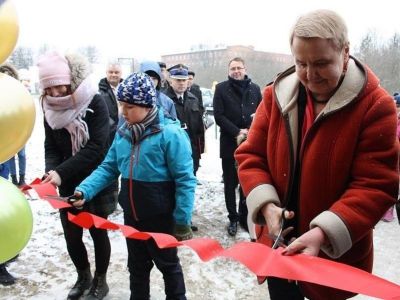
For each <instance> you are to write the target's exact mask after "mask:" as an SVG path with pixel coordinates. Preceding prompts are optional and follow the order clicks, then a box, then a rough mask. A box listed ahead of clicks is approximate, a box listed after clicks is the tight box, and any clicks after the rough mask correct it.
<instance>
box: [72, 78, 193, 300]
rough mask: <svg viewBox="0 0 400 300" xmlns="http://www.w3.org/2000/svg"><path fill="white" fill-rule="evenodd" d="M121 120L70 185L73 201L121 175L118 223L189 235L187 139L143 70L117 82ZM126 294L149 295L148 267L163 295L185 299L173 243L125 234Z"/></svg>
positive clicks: (190, 178) (190, 167)
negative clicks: (91, 167) (92, 165)
mask: <svg viewBox="0 0 400 300" xmlns="http://www.w3.org/2000/svg"><path fill="white" fill-rule="evenodd" d="M118 100H119V101H120V104H121V108H122V114H123V116H124V119H125V123H124V124H123V125H122V126H121V128H119V129H118V132H117V134H116V136H115V139H114V142H113V144H112V146H111V148H110V150H109V151H108V154H107V157H106V158H105V160H104V161H103V162H102V163H101V165H100V166H99V167H98V168H97V169H96V170H95V171H94V172H93V173H92V174H90V176H89V177H87V178H86V179H85V180H84V181H83V182H82V183H81V184H80V185H79V186H78V187H77V188H76V191H75V196H76V198H78V199H83V200H78V201H76V202H74V205H75V206H78V207H79V206H81V205H86V204H85V203H91V201H93V200H92V198H93V197H95V195H96V194H97V193H98V192H99V191H101V190H102V189H103V188H104V187H105V186H107V184H108V182H109V181H112V180H114V179H116V178H118V176H119V175H121V191H120V194H119V204H120V205H121V207H122V208H123V210H124V224H125V225H129V226H132V227H134V228H135V229H137V230H139V231H147V232H161V233H166V234H174V235H175V236H176V238H177V239H178V240H185V239H190V238H191V237H192V232H191V229H190V220H191V218H192V210H193V203H194V193H195V186H196V179H195V177H194V175H193V161H192V158H191V147H190V141H189V139H188V136H187V134H186V132H185V131H184V130H183V129H182V128H181V126H180V123H179V121H178V120H174V119H171V118H170V117H168V116H167V117H166V113H165V111H164V110H163V109H159V107H158V106H157V105H156V101H157V100H156V90H155V88H154V85H153V83H152V81H151V79H150V77H149V76H148V75H147V74H144V73H133V74H131V75H129V76H128V77H127V78H126V79H125V80H124V81H123V82H122V83H121V84H120V85H119V87H118ZM132 187H133V188H132ZM126 243H127V248H128V269H129V272H130V289H131V296H130V299H131V300H133V299H150V272H151V269H152V268H153V266H154V264H155V265H156V266H157V268H158V269H159V270H160V271H161V272H162V274H163V278H164V284H165V294H166V299H177V300H179V299H182V300H183V299H186V296H185V293H186V290H185V282H184V278H183V272H182V267H181V265H180V262H179V258H178V254H177V248H165V249H160V248H158V247H157V245H156V243H155V242H154V240H153V239H148V240H135V239H131V238H127V239H126Z"/></svg>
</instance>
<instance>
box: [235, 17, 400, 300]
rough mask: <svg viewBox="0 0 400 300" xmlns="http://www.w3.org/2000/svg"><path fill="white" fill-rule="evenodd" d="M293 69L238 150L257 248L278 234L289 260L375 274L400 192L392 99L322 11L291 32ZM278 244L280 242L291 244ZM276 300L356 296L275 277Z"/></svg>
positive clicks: (337, 21)
mask: <svg viewBox="0 0 400 300" xmlns="http://www.w3.org/2000/svg"><path fill="white" fill-rule="evenodd" d="M290 47H291V51H292V54H293V58H294V66H293V67H291V68H289V69H288V70H286V71H284V72H282V73H280V74H279V75H278V77H277V78H276V79H275V80H274V82H273V83H272V84H271V85H269V86H267V87H266V89H265V90H264V93H263V101H262V102H261V104H260V106H259V108H258V109H257V112H256V114H255V117H254V120H253V123H252V126H251V128H250V131H249V133H248V136H247V140H246V141H245V142H243V143H242V144H241V145H240V146H239V147H238V149H237V150H236V152H235V158H236V160H237V161H238V164H239V178H240V184H241V185H242V187H243V190H244V193H245V195H247V207H248V210H249V215H250V216H251V219H252V221H253V222H255V223H256V224H258V225H259V226H261V227H258V229H257V237H258V241H259V242H263V243H266V244H269V245H271V244H272V242H274V241H273V240H270V239H268V238H267V237H269V236H271V237H273V236H275V237H276V236H277V235H278V233H279V231H280V230H281V225H280V224H281V221H282V215H283V216H284V218H285V219H286V222H284V226H283V232H284V234H283V236H284V240H285V241H290V243H289V244H288V245H287V246H286V248H284V249H283V250H282V252H281V254H282V255H292V254H295V253H302V254H305V255H311V256H319V257H322V258H325V259H330V260H333V261H336V262H340V263H344V264H348V265H350V266H353V267H356V268H360V269H362V270H365V271H367V272H371V271H372V266H373V229H374V226H375V225H376V223H377V222H379V220H380V218H381V217H382V215H383V214H384V213H385V211H386V210H387V209H388V208H389V207H391V206H393V204H394V203H395V201H396V199H397V194H398V188H399V175H398V162H399V161H398V153H399V141H398V138H397V136H396V125H397V118H396V109H395V105H394V103H393V98H392V97H391V96H390V95H389V94H388V93H387V92H386V91H385V90H384V89H383V88H382V87H381V86H380V84H379V79H378V78H377V77H376V76H375V74H374V73H373V72H372V71H371V70H370V69H369V68H368V67H367V66H365V65H364V64H363V63H361V62H360V61H358V60H357V59H356V58H354V57H352V56H350V43H349V40H348V35H347V26H346V24H345V22H344V20H343V19H342V18H341V17H340V16H339V15H338V14H337V13H336V12H334V11H330V10H315V11H311V12H309V13H306V14H304V15H302V16H300V18H299V19H298V20H297V21H296V23H295V25H294V27H293V29H292V31H291V35H290ZM285 241H282V240H278V241H275V242H276V243H275V244H281V245H282V243H283V244H285V243H287V242H285ZM267 280H268V289H269V292H270V297H271V299H272V300H275V299H279V300H285V299H291V300H297V299H304V297H307V298H308V299H335V300H341V299H347V298H350V297H353V296H354V294H352V293H350V292H346V291H343V290H337V289H332V288H329V287H324V286H320V285H315V284H311V283H306V282H293V281H290V282H289V281H288V280H285V279H279V278H274V277H269V278H268V279H267Z"/></svg>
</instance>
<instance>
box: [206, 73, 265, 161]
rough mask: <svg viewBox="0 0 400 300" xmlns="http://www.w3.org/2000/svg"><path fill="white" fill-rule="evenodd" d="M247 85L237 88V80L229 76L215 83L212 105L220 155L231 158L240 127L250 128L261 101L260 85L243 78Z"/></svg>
mask: <svg viewBox="0 0 400 300" xmlns="http://www.w3.org/2000/svg"><path fill="white" fill-rule="evenodd" d="M244 80H245V81H247V85H246V86H245V87H244V88H243V89H242V88H239V87H238V85H237V84H236V83H237V80H236V81H235V80H234V79H232V78H229V79H228V80H227V81H223V82H221V83H219V84H217V85H216V87H215V93H214V99H213V107H214V118H215V122H216V123H217V125H218V126H219V127H220V131H221V136H220V157H221V158H233V153H234V152H235V150H236V148H237V143H236V137H237V135H238V134H239V131H240V129H244V128H250V125H251V122H252V117H251V115H252V114H254V113H255V111H256V109H257V107H258V105H259V104H260V102H261V98H262V96H261V91H260V87H259V86H258V85H257V84H255V83H253V82H251V79H249V78H247V76H246V78H245V79H244Z"/></svg>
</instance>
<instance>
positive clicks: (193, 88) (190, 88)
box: [188, 70, 204, 106]
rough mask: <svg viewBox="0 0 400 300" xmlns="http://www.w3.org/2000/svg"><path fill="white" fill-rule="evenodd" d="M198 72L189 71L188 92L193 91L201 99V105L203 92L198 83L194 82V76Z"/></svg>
mask: <svg viewBox="0 0 400 300" xmlns="http://www.w3.org/2000/svg"><path fill="white" fill-rule="evenodd" d="M195 75H196V73H195V72H194V71H191V70H189V71H188V92H191V93H192V94H193V95H195V96H196V98H197V99H199V102H200V105H201V106H204V105H203V94H202V93H201V89H200V86H199V85H198V84H196V83H194V76H195Z"/></svg>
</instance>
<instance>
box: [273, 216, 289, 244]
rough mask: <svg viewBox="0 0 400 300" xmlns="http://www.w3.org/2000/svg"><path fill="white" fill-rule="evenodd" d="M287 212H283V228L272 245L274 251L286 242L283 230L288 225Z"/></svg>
mask: <svg viewBox="0 0 400 300" xmlns="http://www.w3.org/2000/svg"><path fill="white" fill-rule="evenodd" d="M285 211H286V208H284V209H283V210H282V215H281V224H280V225H281V228H280V229H279V232H278V235H276V236H275V237H274V244H273V245H272V249H277V248H278V247H279V246H280V245H282V243H283V242H284V241H285V239H284V237H283V236H282V235H283V229H284V227H285V224H286V217H285Z"/></svg>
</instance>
